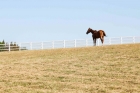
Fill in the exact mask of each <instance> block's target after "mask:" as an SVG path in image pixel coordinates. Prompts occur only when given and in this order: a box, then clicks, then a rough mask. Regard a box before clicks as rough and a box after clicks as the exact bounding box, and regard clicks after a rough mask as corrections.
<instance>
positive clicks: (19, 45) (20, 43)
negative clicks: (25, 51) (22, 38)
mask: <svg viewBox="0 0 140 93" xmlns="http://www.w3.org/2000/svg"><path fill="white" fill-rule="evenodd" d="M20 48H21V43H19V51H20V50H21V49H20Z"/></svg>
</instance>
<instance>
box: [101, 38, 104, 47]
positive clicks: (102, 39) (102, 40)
mask: <svg viewBox="0 0 140 93" xmlns="http://www.w3.org/2000/svg"><path fill="white" fill-rule="evenodd" d="M100 39H101V42H102V46H103V43H104V38H103V37H101V38H100Z"/></svg>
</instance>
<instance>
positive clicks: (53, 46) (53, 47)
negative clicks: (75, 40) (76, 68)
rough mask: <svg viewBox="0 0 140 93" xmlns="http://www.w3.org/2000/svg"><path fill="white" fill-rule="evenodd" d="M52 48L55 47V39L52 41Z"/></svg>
mask: <svg viewBox="0 0 140 93" xmlns="http://www.w3.org/2000/svg"><path fill="white" fill-rule="evenodd" d="M52 48H53V49H54V41H52Z"/></svg>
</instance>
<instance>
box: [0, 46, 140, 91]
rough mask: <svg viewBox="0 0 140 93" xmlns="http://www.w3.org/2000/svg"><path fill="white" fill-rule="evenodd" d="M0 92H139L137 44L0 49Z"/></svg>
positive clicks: (139, 60) (139, 50) (138, 49)
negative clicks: (15, 49) (14, 50)
mask: <svg viewBox="0 0 140 93" xmlns="http://www.w3.org/2000/svg"><path fill="white" fill-rule="evenodd" d="M0 93H140V44H129V45H114V46H103V47H86V48H73V49H54V50H35V51H19V52H18V51H17V52H0Z"/></svg>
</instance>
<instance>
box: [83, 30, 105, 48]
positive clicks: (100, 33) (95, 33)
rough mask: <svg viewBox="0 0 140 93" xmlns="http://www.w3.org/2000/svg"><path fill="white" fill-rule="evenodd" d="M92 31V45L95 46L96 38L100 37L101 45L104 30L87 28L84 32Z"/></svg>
mask: <svg viewBox="0 0 140 93" xmlns="http://www.w3.org/2000/svg"><path fill="white" fill-rule="evenodd" d="M89 33H92V38H93V43H94V46H96V39H98V38H100V40H101V42H102V45H103V43H104V36H106V34H105V32H104V31H103V30H98V31H97V30H93V29H91V28H89V29H88V30H87V32H86V34H89Z"/></svg>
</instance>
